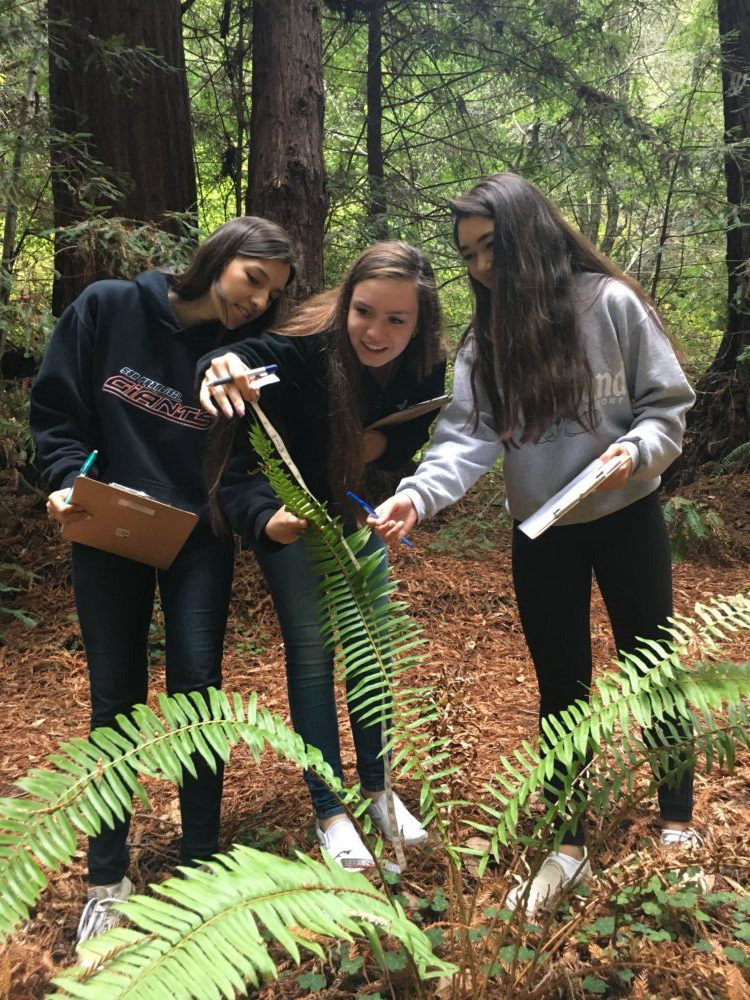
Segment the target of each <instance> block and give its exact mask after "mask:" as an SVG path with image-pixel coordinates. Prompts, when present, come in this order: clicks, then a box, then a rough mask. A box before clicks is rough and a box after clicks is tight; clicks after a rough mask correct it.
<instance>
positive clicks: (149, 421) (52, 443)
mask: <svg viewBox="0 0 750 1000" xmlns="http://www.w3.org/2000/svg"><path fill="white" fill-rule="evenodd" d="M236 336H237V331H236V330H235V331H229V330H227V329H225V327H223V326H222V325H221V324H219V323H210V324H202V325H200V326H192V327H189V328H187V329H183V328H181V326H180V324H179V323H178V321H177V319H176V318H175V315H174V313H173V311H172V308H171V306H170V304H169V300H168V298H167V278H166V275H165V274H164V273H162V272H159V271H147V272H146V273H144V274H141V275H140V276H139V277H138V278H136V279H135V281H114V280H112V281H97V282H95V283H94V284H92V285H90V286H89V287H88V288H87V289H86V290H85V291H84V292H83V293H82V294H81V295H80V296H79V297H78V298H77V299H76V300H75V302H73V303H72V305H70V306H69V307H68V309H66V311H65V312H64V313H63V315H62V316H61V317H60V320H59V322H58V324H57V326H56V328H55V331H54V333H53V334H52V339H51V341H50V344H49V348H48V350H47V353H46V355H45V357H44V360H43V361H42V365H41V368H40V371H39V375H38V377H37V379H36V381H35V383H34V385H33V388H32V391H31V415H30V419H31V430H32V433H33V435H34V438H35V440H36V444H37V455H38V462H39V465H40V467H41V469H42V472H43V473H44V475H45V477H46V479H47V480H48V481H49V485H50V488H51V489H52V490H57V489H62V488H64V487H66V486H69V485H70V484H71V483H72V482H73V480H74V479H75V477H76V475H77V474H78V472H79V470H80V468H81V465H82V464H83V462H84V461H85V459H86V457H87V455H88V454H89V453H90V452H91V451H92V450H93V449H94V448H97V449H98V451H99V455H98V457H97V461H96V465H95V466H94V468H93V469H92V470H91V472H90V475H91V476H92V477H93V478H96V479H101V480H103V481H105V482H116V483H121V484H122V485H123V486H129V487H131V488H133V489H137V490H143V492H145V493H148V494H150V495H151V496H153V497H155V498H156V499H157V500H161V501H163V502H165V503H172V504H175V505H176V506H179V507H184V508H186V509H188V510H191V511H194V512H195V513H198V514H200V515H202V516H205V513H206V490H205V486H204V482H203V474H202V468H201V450H202V448H201V446H202V444H203V441H204V439H205V436H206V431H207V430H208V429H209V427H210V426H211V424H212V420H211V417H209V416H208V414H206V413H204V412H203V411H202V410H201V408H200V404H199V402H198V397H197V394H196V392H195V388H194V373H195V364H196V361H197V360H198V358H199V357H200V356H201V355H202V354H204V353H205V352H206V351H207V350H210V349H212V348H215V347H217V346H219V345H221V344H223V343H226V342H227V341H228V340H230V339H232V337H235V338H236Z"/></svg>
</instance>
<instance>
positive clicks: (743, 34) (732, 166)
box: [669, 0, 750, 486]
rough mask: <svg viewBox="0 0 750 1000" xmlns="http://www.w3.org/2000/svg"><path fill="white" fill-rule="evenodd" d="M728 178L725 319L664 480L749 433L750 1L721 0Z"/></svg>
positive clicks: (672, 480) (679, 476) (688, 474)
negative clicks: (681, 446)
mask: <svg viewBox="0 0 750 1000" xmlns="http://www.w3.org/2000/svg"><path fill="white" fill-rule="evenodd" d="M718 15H719V34H720V38H721V78H722V93H723V104H724V136H725V156H724V172H725V176H726V184H727V203H728V223H727V248H726V262H727V325H726V330H725V333H724V336H723V338H722V341H721V344H720V345H719V349H718V351H717V353H716V357H715V358H714V360H713V362H712V363H711V365H710V367H709V368H708V370H707V371H706V372H705V374H704V375H703V376H702V377H701V378H700V380H699V381H698V383H697V385H696V391H697V393H698V400H697V403H696V405H695V407H694V408H693V410H692V411H691V412H690V413H689V414H688V428H687V434H686V439H685V450H684V454H683V458H682V461H681V462H680V463H679V465H678V466H677V467H676V468H675V467H673V469H672V471H671V474H670V476H669V485H670V486H672V485H675V484H676V483H678V482H688V481H690V480H691V479H693V478H694V477H695V475H696V473H697V472H698V470H699V469H700V468H701V467H702V466H704V465H706V464H707V463H710V462H714V461H716V460H718V459H721V458H722V457H723V456H725V455H726V454H728V453H729V452H730V451H732V449H734V448H736V447H738V446H739V445H741V444H744V443H745V442H746V441H748V440H750V360H746V361H740V360H738V359H739V357H740V355H741V354H742V352H743V351H747V350H748V348H750V0H718Z"/></svg>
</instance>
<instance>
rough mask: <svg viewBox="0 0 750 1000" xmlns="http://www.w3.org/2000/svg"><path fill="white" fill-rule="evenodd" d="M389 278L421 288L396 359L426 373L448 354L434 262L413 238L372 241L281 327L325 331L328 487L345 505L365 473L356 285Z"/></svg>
mask: <svg viewBox="0 0 750 1000" xmlns="http://www.w3.org/2000/svg"><path fill="white" fill-rule="evenodd" d="M373 278H387V279H390V280H396V281H411V282H413V283H414V286H415V288H416V292H417V308H418V312H417V324H416V327H415V329H414V334H413V336H412V338H411V340H410V341H409V343H408V344H407V346H406V348H405V350H404V351H403V353H402V354H401V355H400V357H398V358H397V359H395V361H394V362H393V363H394V364H396V365H398V366H399V367H400V366H402V365H405V366H407V367H408V368H409V370H410V371H412V372H413V373H414V374H415V375H416V376H417V378H423V377H424V376H425V375H427V374H428V373H429V372H430V371H432V369H433V368H434V367H435V365H436V364H437V363H438V361H439V360H441V359H442V358H443V357H444V356H445V350H444V347H443V342H442V337H441V328H442V314H441V310H440V300H439V299H438V293H437V285H436V283H435V274H434V272H433V270H432V265H431V264H430V262H429V260H428V259H427V257H426V256H425V254H424V253H423V252H422V251H421V250H420V249H418V248H417V247H414V246H411V245H410V244H409V243H402V242H399V241H397V240H386V241H383V242H380V243H374V244H373V245H372V246H371V247H368V249H367V250H365V251H364V252H363V253H361V254H360V255H359V257H357V259H356V260H355V261H354V263H353V264H352V265H351V267H350V268H349V270H348V271H347V272H346V274H345V275H344V277H343V278H342V280H341V282H340V284H339V285H337V286H336V288H334V289H332V290H331V291H328V292H323V293H322V294H321V295H315V296H313V298H311V299H309V300H308V301H307V302H305V303H304V304H303V305H302V306H301V307H300V308H299V309H298V310H297V311H296V312H295V313H294V314H293V315H292V316H291V317H290V318H289V320H288V321H287V322H286V323H285V324H284V325H283V326H282V327H281V329H280V330H279V332H280V333H283V334H287V335H289V336H304V335H309V334H312V333H326V334H327V335H328V337H329V339H330V345H329V347H328V349H327V350H326V364H327V382H328V428H329V444H328V448H329V453H330V454H331V455H335V456H336V461H335V462H330V463H329V484H328V485H329V488H330V490H331V495H332V496H333V498H334V499H335V500H336V502H337V503H338V504H339V506H340V507H341V508H342V509H345V510H347V509H349V504H348V502H347V501H346V490H347V489H351V490H354V491H355V492H358V491H359V490H360V489H361V488H362V481H363V478H364V460H363V434H364V430H363V421H364V414H363V413H362V409H361V406H362V400H363V398H364V393H363V391H362V380H363V378H364V377H365V370H364V366H363V365H362V363H361V362H360V361H359V359H358V358H357V355H356V353H355V351H354V348H353V347H352V344H351V341H350V339H349V332H348V327H347V319H348V315H349V306H350V303H351V300H352V295H353V294H354V289H355V287H356V286H357V285H358V284H359V283H360V282H362V281H369V280H371V279H373Z"/></svg>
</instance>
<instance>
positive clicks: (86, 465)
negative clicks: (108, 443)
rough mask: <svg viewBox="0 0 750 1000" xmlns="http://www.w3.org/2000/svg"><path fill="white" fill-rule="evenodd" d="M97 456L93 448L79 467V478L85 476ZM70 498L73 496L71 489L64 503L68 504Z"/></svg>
mask: <svg viewBox="0 0 750 1000" xmlns="http://www.w3.org/2000/svg"><path fill="white" fill-rule="evenodd" d="M98 454H99V452H98V451H97V449H96V448H94V450H93V451H92V452H91V454H90V455H89V457H88V458H87V459H86V461H85V462H84V463H83V465H82V466H81V471H80V472H79V473H78V475H79V476H85V475H86V474H87V472H88V471H89V469H90V468H91V466H92V465H93V464H94V461H95V459H96V456H97V455H98ZM72 496H73V490H72V489H71V491H70V493H68V495H67V497H66V498H65V503H70V498H71V497H72Z"/></svg>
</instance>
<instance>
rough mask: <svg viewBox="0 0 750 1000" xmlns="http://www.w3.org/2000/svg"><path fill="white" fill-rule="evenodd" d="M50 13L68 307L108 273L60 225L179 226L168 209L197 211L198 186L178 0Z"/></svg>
mask: <svg viewBox="0 0 750 1000" xmlns="http://www.w3.org/2000/svg"><path fill="white" fill-rule="evenodd" d="M48 14H49V21H50V59H49V62H50V104H51V117H52V127H53V129H54V133H53V135H54V138H53V140H52V151H51V155H52V164H53V182H52V189H53V197H54V205H55V226H56V227H57V230H58V232H57V238H56V259H55V267H56V271H57V275H56V277H55V282H54V286H53V293H52V300H53V301H52V308H53V311H54V312H55V313H56V314H58V315H59V313H60V312H61V311H62V310H63V309H64V308H65V306H66V305H68V303H70V302H71V301H72V300H73V299H74V298H75V297H76V295H78V294H79V292H80V291H81V290H82V288H83V287H85V285H86V284H88V282H90V281H92V280H95V279H96V278H99V277H106V276H107V273H106V268H105V267H104V266H103V265H102V264H101V262H99V261H97V259H96V257H95V255H94V259H93V260H91V259H89V258H88V257H87V258H86V259H84V258H83V256H82V254H81V253H80V252H78V250H77V249H76V248H75V246H71V245H70V244H69V242H68V241H66V240H65V233H64V231H62V232H61V229H63V230H64V227H67V226H71V225H74V224H76V223H79V222H81V221H83V220H84V219H86V218H89V217H91V216H92V215H93V214H103V215H107V216H124V217H126V218H128V219H135V220H138V221H141V222H156V223H157V224H158V225H160V226H161V227H162V228H164V229H166V230H169V231H176V228H177V227H176V226H175V223H174V221H173V220H170V219H169V214H170V213H185V212H194V210H195V203H196V186H195V169H194V163H193V139H192V126H191V122H190V106H189V102H188V91H187V79H186V76H185V61H184V53H183V48H182V30H181V13H180V4H179V2H178V0H159V2H158V3H138V2H136V0H48ZM123 47H124V48H126V49H129V50H131V51H130V52H128V53H127V54H125V55H124V58H123V57H122V56H121V55H120V56H118V50H120V51H121V50H122V48H123ZM71 137H76V138H75V139H73V138H71ZM102 174H103V176H104V178H105V179H106V180H107V181H109V182H110V183H113V184H114V186H115V188H116V190H115V191H109V192H107V191H105V190H104V189H103V188H102V186H101V185H98V186H97V181H96V177H97V175H100V176H101V175H102Z"/></svg>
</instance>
